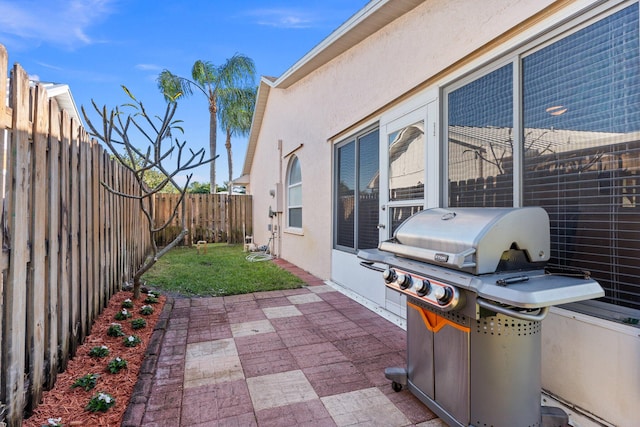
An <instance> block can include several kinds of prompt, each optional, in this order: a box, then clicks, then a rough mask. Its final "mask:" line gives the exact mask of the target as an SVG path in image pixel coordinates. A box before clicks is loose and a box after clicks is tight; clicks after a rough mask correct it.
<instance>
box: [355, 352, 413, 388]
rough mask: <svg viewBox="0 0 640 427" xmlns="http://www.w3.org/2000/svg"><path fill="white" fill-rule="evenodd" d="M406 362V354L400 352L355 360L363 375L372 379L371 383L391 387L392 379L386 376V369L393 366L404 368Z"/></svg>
mask: <svg viewBox="0 0 640 427" xmlns="http://www.w3.org/2000/svg"><path fill="white" fill-rule="evenodd" d="M406 363H407V362H406V359H405V357H404V354H403V353H400V352H395V353H385V354H381V355H378V356H374V357H369V358H366V359H362V360H356V361H354V362H353V364H354V365H355V366H356V368H358V370H359V371H360V372H362V375H364V376H365V377H366V378H367V379H368V380H369V381H371V384H373V385H374V386H376V387H389V388H391V381H390V380H388V379H387V377H385V376H384V370H385V369H386V368H392V367H399V368H404V367H405V366H406Z"/></svg>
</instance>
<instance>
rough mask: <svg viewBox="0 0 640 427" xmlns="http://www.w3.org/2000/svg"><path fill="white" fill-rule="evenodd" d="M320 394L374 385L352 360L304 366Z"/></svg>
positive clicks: (321, 395) (331, 393)
mask: <svg viewBox="0 0 640 427" xmlns="http://www.w3.org/2000/svg"><path fill="white" fill-rule="evenodd" d="M302 371H303V372H304V374H305V375H306V376H307V378H308V380H309V382H310V383H311V385H312V386H313V389H314V390H315V391H316V393H318V396H320V397H323V396H331V395H334V394H340V393H346V392H350V391H354V390H360V389H363V388H369V387H371V386H372V384H371V382H370V381H369V380H368V379H367V378H365V377H364V376H363V375H362V374H361V372H360V371H358V369H357V368H356V367H355V365H354V364H353V363H351V362H337V363H331V364H327V365H320V366H311V367H308V368H303V369H302Z"/></svg>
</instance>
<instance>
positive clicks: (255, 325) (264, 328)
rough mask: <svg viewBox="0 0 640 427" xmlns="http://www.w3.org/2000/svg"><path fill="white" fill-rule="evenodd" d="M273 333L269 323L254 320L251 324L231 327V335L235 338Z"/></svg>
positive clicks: (237, 324) (239, 324)
mask: <svg viewBox="0 0 640 427" xmlns="http://www.w3.org/2000/svg"><path fill="white" fill-rule="evenodd" d="M275 331H276V330H275V329H274V328H273V325H271V322H269V321H268V320H254V321H252V322H244V323H235V324H232V325H231V333H232V334H233V336H234V337H236V338H237V337H246V336H250V335H257V334H266V333H269V332H275Z"/></svg>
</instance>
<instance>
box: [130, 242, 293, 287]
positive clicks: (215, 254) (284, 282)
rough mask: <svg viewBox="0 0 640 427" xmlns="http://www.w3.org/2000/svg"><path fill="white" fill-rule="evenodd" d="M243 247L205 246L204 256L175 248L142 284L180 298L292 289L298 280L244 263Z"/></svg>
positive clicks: (279, 271) (260, 264)
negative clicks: (180, 296)
mask: <svg viewBox="0 0 640 427" xmlns="http://www.w3.org/2000/svg"><path fill="white" fill-rule="evenodd" d="M242 249H243V245H227V244H225V243H216V244H209V246H208V248H207V253H206V254H205V253H200V254H198V252H197V250H196V248H189V247H178V248H175V249H172V250H171V251H169V252H168V253H167V254H166V255H164V256H163V257H162V258H160V259H159V260H158V262H156V264H155V265H154V266H153V267H152V268H151V270H149V271H148V272H147V273H146V274H145V275H144V276H142V280H143V281H145V282H146V283H147V284H148V286H150V287H152V288H157V289H159V290H161V291H164V292H167V293H172V294H179V295H184V296H224V295H238V294H246V293H251V292H261V291H273V290H280V289H294V288H299V287H301V286H302V283H303V282H302V280H300V279H299V278H298V277H297V276H295V275H293V274H291V273H289V272H288V271H286V270H283V269H282V268H280V267H278V266H277V265H275V264H274V263H272V262H269V261H266V262H250V261H247V259H246V256H247V253H246V252H243V251H242Z"/></svg>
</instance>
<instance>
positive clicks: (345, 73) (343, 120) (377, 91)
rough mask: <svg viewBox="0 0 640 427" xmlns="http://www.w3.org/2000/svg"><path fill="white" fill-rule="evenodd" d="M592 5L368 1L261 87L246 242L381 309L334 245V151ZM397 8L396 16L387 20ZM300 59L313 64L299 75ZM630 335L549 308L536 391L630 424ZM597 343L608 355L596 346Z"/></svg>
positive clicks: (587, 417) (633, 413)
mask: <svg viewBox="0 0 640 427" xmlns="http://www.w3.org/2000/svg"><path fill="white" fill-rule="evenodd" d="M601 3H603V2H598V1H588V0H576V1H564V0H563V1H550V0H544V1H543V0H483V1H476V0H458V1H448V0H426V1H419V0H407V1H403V2H400V1H399V0H390V1H387V0H373V1H371V2H370V3H369V4H368V5H367V6H365V8H364V9H363V11H361V12H360V13H359V14H357V15H356V16H354V17H353V18H352V19H351V20H349V21H347V22H346V23H345V24H344V25H343V26H342V27H340V28H339V29H337V30H336V32H334V33H332V35H330V36H329V37H328V38H327V40H325V42H323V43H321V45H320V46H318V47H316V48H314V50H313V51H311V52H310V53H309V54H308V55H307V56H305V57H304V58H302V59H301V60H300V62H299V63H297V64H295V65H294V66H293V67H292V68H291V69H290V70H289V71H287V72H286V73H285V74H284V75H283V76H281V77H279V78H275V79H271V78H270V79H266V78H265V79H263V80H262V83H261V87H260V92H261V95H262V104H261V108H259V109H258V113H257V114H258V115H259V117H258V118H254V126H253V127H252V131H251V135H250V144H249V150H248V153H247V160H246V161H245V169H244V171H243V173H244V174H247V175H248V176H249V178H250V185H249V187H248V188H249V192H250V194H252V195H253V197H254V221H255V223H254V233H255V234H254V242H256V243H257V244H259V245H260V244H266V243H267V242H268V241H269V239H270V237H273V238H274V239H273V244H272V247H273V250H274V252H275V254H276V255H277V256H279V257H281V258H284V259H286V260H288V261H290V262H292V263H294V264H296V265H298V266H299V267H301V268H303V269H305V270H307V271H309V272H311V273H312V274H314V275H316V276H318V277H321V278H323V279H326V280H328V281H333V282H337V283H338V285H341V286H344V287H345V288H348V289H350V290H351V291H354V292H355V293H356V294H357V295H359V296H361V297H363V298H365V299H369V300H371V301H374V302H375V303H376V304H378V305H381V306H382V307H383V308H384V300H385V298H386V299H387V301H388V300H389V298H397V296H394V295H389V294H388V292H386V291H385V288H384V286H383V284H382V281H381V280H380V278H379V277H378V275H376V274H375V273H372V272H370V271H365V270H364V269H362V268H359V267H358V260H357V258H356V256H355V255H354V254H349V253H346V252H344V251H337V250H334V249H333V228H334V224H333V219H332V215H333V191H334V190H333V173H334V168H335V159H333V153H334V144H336V143H339V142H340V141H343V140H344V139H345V138H347V137H350V136H351V135H353V134H354V132H356V131H358V130H361V129H365V128H366V127H367V126H370V125H374V124H376V123H378V121H379V120H380V119H381V117H384V115H385V114H387V113H388V112H389V111H393V110H394V109H396V110H397V109H403V108H405V109H407V110H410V108H411V107H410V106H411V105H413V104H419V103H420V101H419V99H420V98H421V97H422V96H423V95H422V94H424V93H426V92H429V93H430V94H436V95H435V96H437V93H438V88H440V87H442V86H443V85H446V84H448V83H449V82H451V81H453V80H455V79H459V78H461V77H463V76H464V75H465V74H466V73H468V72H470V71H472V70H473V69H474V68H476V67H479V66H480V65H483V64H487V63H490V62H491V60H492V58H496V57H499V56H500V55H501V54H504V53H505V52H508V51H509V50H510V49H512V48H513V46H515V45H518V44H523V43H525V42H527V41H529V40H532V39H535V38H536V37H537V36H539V35H541V34H545V33H547V32H549V31H553V29H554V28H555V27H556V25H557V24H558V23H559V22H562V21H563V20H566V19H569V18H570V17H572V16H576V15H580V14H582V13H588V11H589V10H591V9H592V7H595V6H596V5H598V4H601ZM394 4H395V6H394ZM400 4H403V5H404V6H405V7H406V10H404V11H403V12H402V13H400V14H399V15H400V16H399V17H397V19H390V18H389V17H388V16H389V15H392V14H393V13H394V7H398V6H399V5H400ZM376 25H378V26H379V28H377V29H376V28H375V26H376ZM372 28H374V29H372ZM357 33H362V34H364V38H362V37H360V38H358V35H357ZM354 34H355V35H354ZM336 46H341V47H340V48H338V47H336ZM327 52H328V53H327ZM334 52H335V53H334ZM323 55H324V56H323ZM327 55H329V58H328V59H327V58H326V56H327ZM319 58H320V59H319ZM322 58H324V59H322ZM321 59H322V60H321ZM314 61H317V62H314ZM309 64H313V65H314V66H313V69H311V70H309V71H305V72H302V71H300V70H304V67H305V66H306V65H309ZM405 106H406V107H405ZM433 132H434V134H435V133H436V132H437V127H436V128H435V129H434V131H433ZM381 152H382V151H381ZM292 156H297V158H298V160H299V162H300V166H301V172H302V194H303V196H302V197H303V199H302V206H303V214H302V228H301V229H297V228H296V229H289V228H287V224H286V192H287V189H286V174H287V166H288V164H289V161H290V159H291V157H292ZM429 203H430V202H429V201H427V202H426V204H429ZM436 203H437V202H436ZM427 207H428V206H427ZM279 208H283V209H282V210H281V211H279V212H277V213H276V214H275V216H272V217H269V215H268V213H269V211H270V210H271V211H278V210H279ZM272 231H273V232H274V233H273V236H272V233H271V232H272ZM381 301H382V302H381ZM398 304H401V302H398ZM400 314H401V315H402V313H400ZM636 332H637V328H633V327H630V326H620V325H614V324H612V323H611V322H606V321H604V320H602V319H596V318H594V317H592V316H582V315H580V316H578V315H576V314H575V313H573V312H571V311H568V310H563V309H552V313H551V314H550V315H549V317H548V319H547V320H545V321H544V324H543V354H544V356H543V388H544V389H545V390H547V391H548V392H549V393H550V394H549V396H551V395H552V396H554V397H556V398H558V402H560V403H565V404H568V405H569V406H567V407H565V410H567V411H568V412H570V415H571V417H572V422H574V424H575V425H584V426H587V425H599V424H598V423H601V424H600V425H609V424H611V425H621V426H631V425H640V411H638V410H637V408H634V403H633V402H636V403H637V402H638V401H640V378H639V377H638V364H637V360H640V338H639V335H638V334H637V333H636ZM599 342H603V343H606V346H607V349H608V350H610V351H605V350H603V349H602V348H601V349H600V351H597V350H598V346H599V344H598V343H599ZM612 354H614V355H615V358H616V360H615V361H612V360H611V359H610V357H611V355H612ZM567 408H569V409H567ZM595 420H598V421H595Z"/></svg>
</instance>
